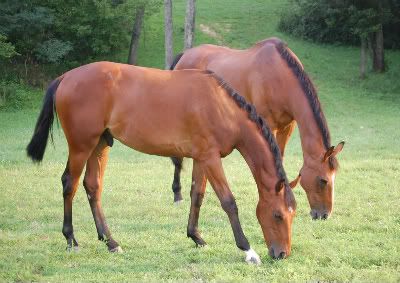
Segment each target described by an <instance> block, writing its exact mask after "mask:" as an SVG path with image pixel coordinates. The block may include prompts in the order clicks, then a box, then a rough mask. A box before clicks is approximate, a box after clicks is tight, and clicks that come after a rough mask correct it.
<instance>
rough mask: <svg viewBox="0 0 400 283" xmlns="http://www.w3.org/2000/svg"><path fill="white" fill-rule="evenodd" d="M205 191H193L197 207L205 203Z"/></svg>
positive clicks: (194, 203) (194, 202) (193, 198)
mask: <svg viewBox="0 0 400 283" xmlns="http://www.w3.org/2000/svg"><path fill="white" fill-rule="evenodd" d="M203 198H204V193H198V192H195V193H192V200H193V205H194V206H195V207H197V208H199V207H201V205H202V203H203Z"/></svg>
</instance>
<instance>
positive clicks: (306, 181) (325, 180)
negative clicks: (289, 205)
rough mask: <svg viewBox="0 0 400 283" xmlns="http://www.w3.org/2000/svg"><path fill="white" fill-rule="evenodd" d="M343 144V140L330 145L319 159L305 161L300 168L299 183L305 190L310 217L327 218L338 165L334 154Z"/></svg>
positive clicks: (340, 149) (331, 204)
mask: <svg viewBox="0 0 400 283" xmlns="http://www.w3.org/2000/svg"><path fill="white" fill-rule="evenodd" d="M343 146H344V142H341V143H339V144H338V145H337V146H336V147H334V146H332V147H331V148H329V149H328V150H327V151H326V152H325V154H324V155H323V157H321V159H319V160H317V161H313V162H307V163H306V162H305V163H304V165H303V167H302V168H301V171H300V174H301V181H300V184H301V186H302V187H303V188H304V190H305V191H306V194H307V198H308V202H309V203H310V207H311V212H310V214H311V217H312V219H327V218H328V217H329V216H330V214H331V213H332V208H333V196H334V188H335V176H336V171H337V168H338V166H339V165H338V161H337V160H336V158H335V156H336V155H337V154H338V153H339V152H340V151H342V149H343Z"/></svg>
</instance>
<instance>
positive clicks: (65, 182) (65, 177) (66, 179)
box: [61, 170, 72, 197]
mask: <svg viewBox="0 0 400 283" xmlns="http://www.w3.org/2000/svg"><path fill="white" fill-rule="evenodd" d="M61 183H62V186H63V196H64V197H66V196H68V195H69V194H70V193H71V191H72V185H71V175H70V174H69V171H68V170H65V171H64V173H63V174H62V176H61Z"/></svg>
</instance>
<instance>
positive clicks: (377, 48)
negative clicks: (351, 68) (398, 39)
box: [373, 24, 385, 72]
mask: <svg viewBox="0 0 400 283" xmlns="http://www.w3.org/2000/svg"><path fill="white" fill-rule="evenodd" d="M374 35H375V38H374V39H375V44H373V46H374V51H373V56H374V57H373V70H374V71H375V72H384V71H385V55H384V47H383V28H382V24H381V25H380V26H379V29H378V31H377V32H375V33H374Z"/></svg>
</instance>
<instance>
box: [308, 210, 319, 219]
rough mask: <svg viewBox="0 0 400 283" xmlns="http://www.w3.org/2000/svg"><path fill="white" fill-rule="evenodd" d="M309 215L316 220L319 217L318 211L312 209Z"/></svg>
mask: <svg viewBox="0 0 400 283" xmlns="http://www.w3.org/2000/svg"><path fill="white" fill-rule="evenodd" d="M310 215H311V218H312V220H317V219H318V218H319V215H318V213H317V212H316V211H315V210H314V209H313V210H311V211H310Z"/></svg>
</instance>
